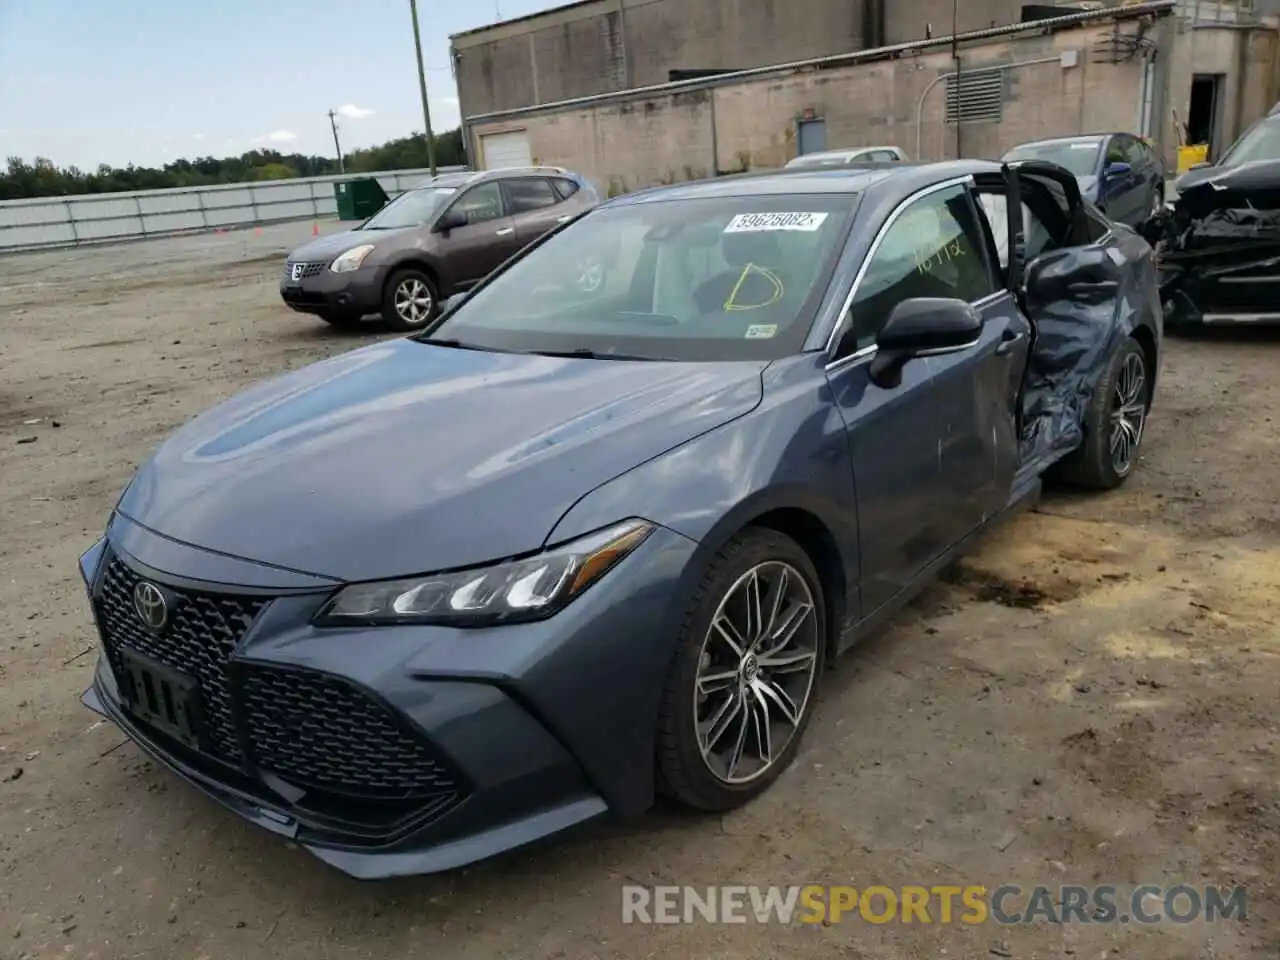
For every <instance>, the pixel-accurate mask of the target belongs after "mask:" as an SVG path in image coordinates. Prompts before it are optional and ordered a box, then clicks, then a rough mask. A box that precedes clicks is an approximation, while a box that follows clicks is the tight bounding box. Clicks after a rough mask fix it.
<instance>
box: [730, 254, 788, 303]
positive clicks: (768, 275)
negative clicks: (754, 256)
mask: <svg viewBox="0 0 1280 960" xmlns="http://www.w3.org/2000/svg"><path fill="white" fill-rule="evenodd" d="M752 273H755V274H757V275H758V276H761V277H764V278H765V279H766V280H768V281H769V282H770V283H771V284H773V295H772V296H771V297H770V298H769V299H768V300H765V301H764V302H763V303H738V292H739V291H740V290H741V289H742V285H743V284H744V283H746V282H747V277H748V276H749V275H750V274H752ZM784 290H785V288H784V287H783V286H782V281H781V280H779V279H778V275H777V274H776V273H774V272H773V271H772V270H766V269H765V268H764V267H757V266H756V265H755V264H754V263H748V264H747V265H746V266H745V267H743V268H742V273H741V274H740V275H739V276H738V282H737V283H735V284H734V285H733V289H732V290H731V291H730V292H729V297H728V299H726V300H725V302H724V312H725V313H742V312H745V311H747V310H763V309H764V308H765V307H771V306H773V305H774V304H775V303H777V302H778V301H779V300H781V299H782V294H783V292H784Z"/></svg>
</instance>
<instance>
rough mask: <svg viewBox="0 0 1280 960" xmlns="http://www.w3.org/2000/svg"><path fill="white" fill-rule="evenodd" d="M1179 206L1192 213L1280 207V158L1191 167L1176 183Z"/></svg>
mask: <svg viewBox="0 0 1280 960" xmlns="http://www.w3.org/2000/svg"><path fill="white" fill-rule="evenodd" d="M1173 186H1174V189H1175V190H1177V191H1178V200H1177V204H1178V206H1179V207H1180V208H1181V209H1183V210H1185V211H1186V212H1187V213H1188V214H1189V215H1190V216H1193V217H1202V216H1205V215H1206V214H1207V213H1209V212H1212V211H1213V210H1224V209H1229V208H1232V207H1256V208H1260V209H1264V210H1274V209H1276V208H1277V207H1278V206H1280V160H1254V161H1251V162H1249V163H1241V164H1238V165H1236V166H1230V167H1200V168H1199V169H1197V170H1188V171H1187V172H1186V173H1184V174H1183V175H1182V176H1181V177H1179V178H1178V179H1177V181H1176V182H1175V183H1174V185H1173Z"/></svg>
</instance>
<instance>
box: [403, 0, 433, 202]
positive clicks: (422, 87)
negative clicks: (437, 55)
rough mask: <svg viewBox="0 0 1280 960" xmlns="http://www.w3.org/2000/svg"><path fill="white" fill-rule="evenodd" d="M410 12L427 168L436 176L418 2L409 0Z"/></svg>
mask: <svg viewBox="0 0 1280 960" xmlns="http://www.w3.org/2000/svg"><path fill="white" fill-rule="evenodd" d="M409 12H410V13H411V14H413V51H414V53H416V54H417V55H418V90H419V92H420V93H421V94H422V125H423V128H424V132H423V134H422V135H423V136H424V137H426V138H427V166H429V167H430V168H431V176H433V177H434V176H435V175H436V138H435V135H434V134H433V133H432V132H431V106H430V105H429V104H428V102H427V71H426V69H425V68H424V67H423V66H422V35H421V34H420V33H419V31H418V0H409Z"/></svg>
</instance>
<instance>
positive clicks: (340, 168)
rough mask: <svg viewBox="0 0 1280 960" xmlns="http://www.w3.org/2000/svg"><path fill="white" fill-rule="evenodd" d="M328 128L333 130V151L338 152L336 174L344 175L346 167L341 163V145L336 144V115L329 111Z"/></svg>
mask: <svg viewBox="0 0 1280 960" xmlns="http://www.w3.org/2000/svg"><path fill="white" fill-rule="evenodd" d="M329 126H330V127H331V128H332V129H333V149H334V150H336V151H338V173H346V172H347V168H346V165H345V164H344V163H343V162H342V144H340V143H339V142H338V115H337V114H336V113H334V112H333V111H332V110H330V111H329Z"/></svg>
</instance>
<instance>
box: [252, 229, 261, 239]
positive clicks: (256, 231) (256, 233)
mask: <svg viewBox="0 0 1280 960" xmlns="http://www.w3.org/2000/svg"><path fill="white" fill-rule="evenodd" d="M253 235H254V236H255V237H260V236H262V228H261V227H254V228H253Z"/></svg>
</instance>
